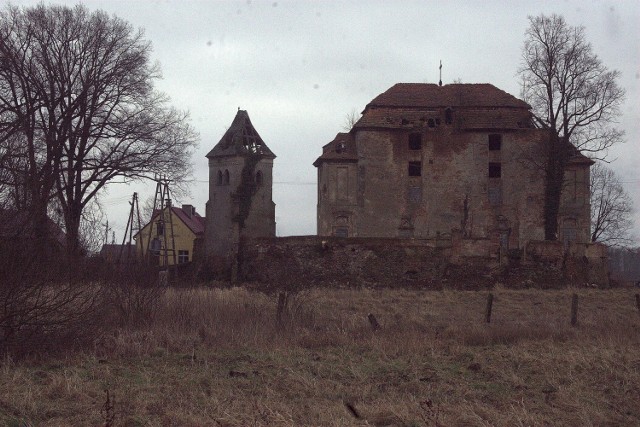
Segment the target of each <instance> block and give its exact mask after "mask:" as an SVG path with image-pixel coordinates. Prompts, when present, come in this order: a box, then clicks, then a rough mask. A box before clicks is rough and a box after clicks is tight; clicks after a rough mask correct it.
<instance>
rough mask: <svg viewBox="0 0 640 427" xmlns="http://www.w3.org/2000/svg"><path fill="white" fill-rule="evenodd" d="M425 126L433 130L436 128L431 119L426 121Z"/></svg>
mask: <svg viewBox="0 0 640 427" xmlns="http://www.w3.org/2000/svg"><path fill="white" fill-rule="evenodd" d="M427 125H428V126H429V127H430V128H434V127H436V122H435V121H434V120H433V119H429V120H428V121H427Z"/></svg>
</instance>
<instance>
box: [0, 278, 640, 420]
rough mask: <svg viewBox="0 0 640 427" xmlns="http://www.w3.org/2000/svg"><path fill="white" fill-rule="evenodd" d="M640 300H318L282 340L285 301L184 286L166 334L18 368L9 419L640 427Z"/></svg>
mask: <svg viewBox="0 0 640 427" xmlns="http://www.w3.org/2000/svg"><path fill="white" fill-rule="evenodd" d="M574 292H575V293H577V294H578V295H579V320H578V325H577V326H576V327H572V326H571V325H570V311H571V298H572V297H571V295H572V294H573V293H574ZM635 292H636V290H632V289H615V290H596V289H579V290H578V289H565V290H559V291H557V290H556V291H550V290H547V291H541V290H518V291H513V290H506V289H495V290H494V291H493V294H494V296H495V298H494V302H493V313H492V319H491V323H490V324H487V323H486V322H485V306H486V300H487V292H463V291H446V290H445V291H415V290H402V289H398V290H391V289H386V290H367V289H362V290H344V289H343V290H340V289H332V290H331V289H316V290H309V291H305V292H301V293H299V294H297V295H295V296H292V297H291V298H290V301H289V315H288V316H287V317H285V319H284V325H283V326H282V327H280V328H278V327H276V322H275V311H276V297H275V296H266V295H264V294H260V293H255V292H251V291H247V290H245V289H242V288H232V289H209V288H198V289H177V290H176V289H169V290H168V291H167V292H166V293H165V294H164V295H162V296H161V297H160V299H159V300H158V305H157V307H156V308H155V310H154V312H153V314H152V318H151V321H150V322H147V323H144V324H139V323H138V324H136V325H135V326H134V324H133V323H131V324H128V325H127V324H121V326H120V327H117V328H115V327H109V328H107V327H105V329H104V330H97V331H96V333H95V339H94V342H93V344H92V345H91V346H90V347H86V348H82V349H79V350H73V351H69V352H66V353H65V355H64V357H60V356H57V357H51V358H47V357H42V356H40V357H32V358H27V359H22V360H18V361H16V360H12V359H11V358H10V357H6V358H5V359H4V360H3V361H2V362H1V366H0V422H1V423H3V424H4V425H8V426H31V425H33V426H35V425H38V426H72V425H73V426H85V425H86V426H99V425H109V426H637V425H640V313H639V312H638V309H637V308H636V306H635V299H634V293H635ZM369 313H373V314H374V315H375V316H376V318H377V320H378V322H379V324H380V326H381V327H380V329H379V330H377V331H373V330H372V328H371V326H370V324H369V322H368V320H367V315H368V314H369ZM105 323H107V321H106V320H105ZM107 391H108V393H109V400H108V402H107Z"/></svg>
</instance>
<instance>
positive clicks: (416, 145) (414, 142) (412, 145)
mask: <svg viewBox="0 0 640 427" xmlns="http://www.w3.org/2000/svg"><path fill="white" fill-rule="evenodd" d="M409 150H422V135H421V134H419V133H411V134H409Z"/></svg>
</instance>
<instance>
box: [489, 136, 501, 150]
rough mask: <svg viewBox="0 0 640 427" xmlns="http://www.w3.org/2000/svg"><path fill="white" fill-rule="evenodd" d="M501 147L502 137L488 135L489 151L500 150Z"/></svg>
mask: <svg viewBox="0 0 640 427" xmlns="http://www.w3.org/2000/svg"><path fill="white" fill-rule="evenodd" d="M501 146H502V135H500V134H497V133H493V134H491V135H489V151H497V150H500V148H501Z"/></svg>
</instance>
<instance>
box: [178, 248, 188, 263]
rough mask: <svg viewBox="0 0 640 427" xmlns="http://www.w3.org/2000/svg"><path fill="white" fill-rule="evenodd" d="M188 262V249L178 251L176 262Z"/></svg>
mask: <svg viewBox="0 0 640 427" xmlns="http://www.w3.org/2000/svg"><path fill="white" fill-rule="evenodd" d="M186 262H189V251H178V264H184V263H186Z"/></svg>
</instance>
